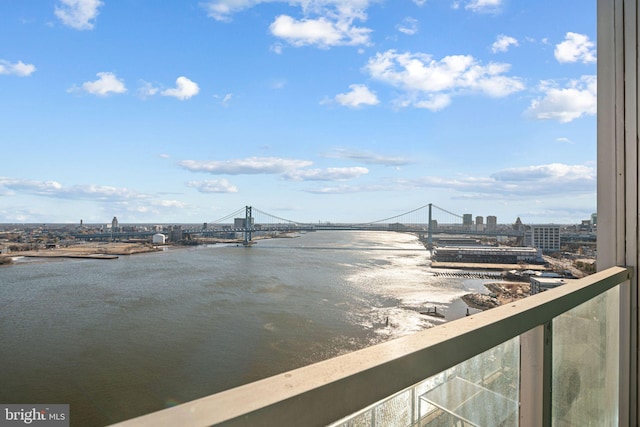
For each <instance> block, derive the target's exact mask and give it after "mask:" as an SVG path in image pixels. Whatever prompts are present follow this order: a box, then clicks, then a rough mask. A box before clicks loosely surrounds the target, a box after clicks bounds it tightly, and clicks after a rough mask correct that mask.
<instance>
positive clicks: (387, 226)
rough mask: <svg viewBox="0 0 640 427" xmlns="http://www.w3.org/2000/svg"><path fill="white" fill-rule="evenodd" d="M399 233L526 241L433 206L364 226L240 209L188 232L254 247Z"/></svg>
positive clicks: (508, 231)
mask: <svg viewBox="0 0 640 427" xmlns="http://www.w3.org/2000/svg"><path fill="white" fill-rule="evenodd" d="M328 230H332V231H353V230H359V231H396V232H409V233H417V234H420V235H424V236H425V237H426V240H427V244H428V245H429V246H431V245H432V243H433V240H432V239H433V235H435V234H449V235H473V236H508V237H522V236H523V232H522V231H518V230H513V229H505V228H501V229H498V228H497V227H495V225H494V226H492V225H488V226H484V225H482V226H479V225H478V224H475V225H474V224H473V223H471V222H470V221H469V220H467V221H465V218H464V216H462V215H458V214H455V213H453V212H450V211H448V210H446V209H443V208H441V207H438V206H436V205H434V204H432V203H429V204H427V205H424V206H421V207H419V208H416V209H412V210H410V211H408V212H404V213H401V214H398V215H394V216H391V217H387V218H383V219H378V220H375V221H369V222H363V223H333V222H318V223H308V222H299V221H295V220H291V219H286V218H282V217H279V216H277V215H273V214H270V213H267V212H264V211H262V210H260V209H257V208H255V207H252V206H245V207H244V208H240V209H238V210H236V211H234V212H232V213H230V214H228V215H226V216H224V217H222V218H219V219H217V220H215V221H211V222H207V223H205V224H203V226H202V227H201V228H197V229H189V230H185V233H188V234H190V235H201V236H205V237H215V236H217V235H219V234H221V233H242V234H243V235H244V241H243V243H244V244H245V245H247V246H249V245H251V243H252V237H253V235H254V234H255V233H258V232H263V233H264V232H267V233H268V232H272V233H273V232H304V231H306V232H308V231H328Z"/></svg>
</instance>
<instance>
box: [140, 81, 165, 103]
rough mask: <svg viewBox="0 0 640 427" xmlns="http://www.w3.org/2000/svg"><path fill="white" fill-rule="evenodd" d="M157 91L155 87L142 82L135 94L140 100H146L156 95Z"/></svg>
mask: <svg viewBox="0 0 640 427" xmlns="http://www.w3.org/2000/svg"><path fill="white" fill-rule="evenodd" d="M159 90H160V89H158V88H157V87H155V86H154V85H153V84H151V83H149V82H145V81H143V82H142V85H141V86H140V87H139V88H138V90H137V92H136V93H137V94H138V96H139V97H140V98H142V99H147V98H149V97H151V96H154V95H155V94H157V93H158V91H159Z"/></svg>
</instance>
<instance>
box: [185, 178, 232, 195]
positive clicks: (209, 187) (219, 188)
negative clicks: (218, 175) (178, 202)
mask: <svg viewBox="0 0 640 427" xmlns="http://www.w3.org/2000/svg"><path fill="white" fill-rule="evenodd" d="M187 187H191V188H195V189H196V190H198V191H199V192H201V193H237V192H238V187H236V186H235V185H233V184H231V183H230V182H229V181H227V180H226V179H213V180H208V181H189V182H187Z"/></svg>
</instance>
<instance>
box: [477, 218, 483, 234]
mask: <svg viewBox="0 0 640 427" xmlns="http://www.w3.org/2000/svg"><path fill="white" fill-rule="evenodd" d="M476 231H484V218H482V217H481V216H477V217H476Z"/></svg>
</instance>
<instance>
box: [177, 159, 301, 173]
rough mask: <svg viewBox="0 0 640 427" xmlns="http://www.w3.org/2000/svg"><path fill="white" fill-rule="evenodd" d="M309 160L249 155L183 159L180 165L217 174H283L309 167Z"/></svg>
mask: <svg viewBox="0 0 640 427" xmlns="http://www.w3.org/2000/svg"><path fill="white" fill-rule="evenodd" d="M312 164H313V163H312V162H311V161H308V160H296V159H283V158H279V157H248V158H245V159H235V160H222V161H218V160H208V161H207V160H205V161H198V160H182V161H180V162H178V165H179V166H181V167H183V168H185V169H187V170H189V171H191V172H207V173H210V174H215V175H241V174H277V175H279V174H283V173H285V172H288V171H290V170H295V169H299V168H304V167H309V166H311V165H312Z"/></svg>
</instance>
